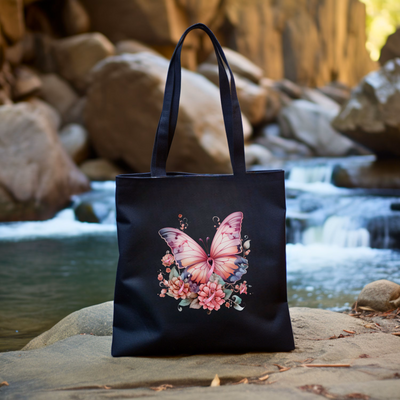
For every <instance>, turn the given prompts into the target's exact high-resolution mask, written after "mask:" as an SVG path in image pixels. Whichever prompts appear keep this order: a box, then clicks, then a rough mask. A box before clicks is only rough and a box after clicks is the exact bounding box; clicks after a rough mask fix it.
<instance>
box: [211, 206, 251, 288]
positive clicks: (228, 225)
mask: <svg viewBox="0 0 400 400" xmlns="http://www.w3.org/2000/svg"><path fill="white" fill-rule="evenodd" d="M242 221H243V213H242V212H240V211H238V212H234V213H232V214H230V215H228V216H227V217H226V218H225V219H224V220H223V221H222V223H221V225H220V226H219V228H218V229H217V232H216V234H215V236H214V239H213V241H212V244H211V250H210V257H211V258H212V259H213V260H214V270H215V272H216V273H217V274H218V275H219V276H221V278H222V279H223V280H224V281H225V282H229V283H233V282H236V281H237V280H239V279H240V278H241V277H242V275H243V274H245V273H246V268H247V266H248V261H247V260H246V259H245V258H243V257H241V256H238V255H237V254H239V253H241V252H242V241H241V237H240V232H241V229H242Z"/></svg>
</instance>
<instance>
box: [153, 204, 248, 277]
mask: <svg viewBox="0 0 400 400" xmlns="http://www.w3.org/2000/svg"><path fill="white" fill-rule="evenodd" d="M242 220H243V213H242V212H240V211H238V212H234V213H232V214H230V215H228V216H227V217H226V218H225V219H224V220H223V222H222V223H221V225H220V226H219V228H218V230H217V232H216V233H215V236H214V239H213V241H212V243H211V248H210V253H209V254H207V253H206V252H205V251H204V250H203V248H202V247H200V245H199V244H198V243H197V242H195V241H194V240H193V239H192V238H191V237H190V236H189V235H187V234H186V233H184V232H182V231H181V230H179V229H175V228H163V229H161V230H160V231H159V232H158V233H159V235H160V236H161V237H162V238H163V239H164V240H165V241H166V243H167V244H168V246H169V247H170V249H171V251H172V254H173V255H174V257H175V261H176V264H177V265H178V267H179V268H180V269H183V268H185V271H187V273H188V274H190V275H189V276H190V278H191V280H192V281H193V282H196V283H197V284H201V283H207V282H208V280H209V279H210V276H211V275H212V273H213V272H215V273H216V274H218V275H219V276H220V277H221V278H222V279H223V280H224V281H225V282H228V283H234V282H236V281H237V280H239V279H240V278H241V277H242V275H243V274H245V273H246V272H247V271H246V268H247V267H248V261H247V260H246V259H245V258H243V257H241V256H238V255H237V254H239V253H241V252H242V242H241V236H240V232H241V229H242Z"/></svg>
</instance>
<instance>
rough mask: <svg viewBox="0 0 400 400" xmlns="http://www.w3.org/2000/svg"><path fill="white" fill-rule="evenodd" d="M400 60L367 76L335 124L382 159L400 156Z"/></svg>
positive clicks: (354, 91)
mask: <svg viewBox="0 0 400 400" xmlns="http://www.w3.org/2000/svg"><path fill="white" fill-rule="evenodd" d="M399 109H400V58H396V59H394V60H391V61H388V62H387V63H386V64H385V65H384V66H383V67H382V68H381V69H380V70H378V71H374V72H371V73H370V74H368V75H367V76H366V77H365V78H364V79H363V80H362V81H361V83H360V84H359V85H358V86H357V87H356V88H355V89H354V90H353V91H352V94H351V98H350V100H349V101H348V102H347V103H346V104H345V105H344V106H343V107H342V110H341V112H340V113H339V115H338V116H337V117H336V118H335V119H334V121H333V122H332V125H333V127H334V128H335V129H336V130H338V131H340V132H342V133H343V134H345V135H346V136H348V137H349V138H351V139H352V140H354V141H355V142H358V143H360V144H361V145H363V146H365V147H367V148H368V149H370V150H371V151H372V152H374V153H375V154H376V155H377V156H378V157H380V158H390V157H398V156H399V155H400V112H399Z"/></svg>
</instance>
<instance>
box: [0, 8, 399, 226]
mask: <svg viewBox="0 0 400 400" xmlns="http://www.w3.org/2000/svg"><path fill="white" fill-rule="evenodd" d="M275 3H276V2H275ZM275 3H274V2H270V1H264V0H262V1H261V0H254V1H251V2H243V1H240V0H229V1H227V0H221V1H208V0H207V1H197V2H194V3H193V2H189V1H182V0H179V1H178V0H171V1H166V0H154V1H152V4H153V6H151V7H150V6H149V5H148V2H147V1H142V0H115V1H107V0H105V1H97V0H96V1H93V0H57V1H56V2H54V1H50V0H29V1H22V0H10V1H7V2H0V139H1V140H0V155H1V157H0V171H1V172H0V221H18V220H35V219H36V220H37V219H47V218H50V217H51V216H53V215H54V214H55V213H56V212H57V211H58V210H60V209H62V208H63V207H65V206H66V205H67V204H68V202H69V200H70V197H71V195H72V194H76V193H80V192H82V191H85V190H88V188H89V183H88V179H87V178H89V179H92V180H107V179H113V178H114V177H115V175H117V174H119V173H123V172H145V171H148V170H149V165H150V158H151V150H152V145H153V141H154V134H155V131H156V128H157V122H158V119H159V116H160V112H161V106H162V100H163V90H164V83H165V76H166V73H167V68H168V59H169V58H170V57H171V55H172V52H173V49H174V47H175V45H176V43H177V41H178V40H179V37H180V35H181V34H182V32H183V31H184V30H185V29H186V28H187V27H188V26H189V25H191V24H192V23H194V22H204V23H206V24H208V25H209V26H210V27H211V29H213V31H214V32H215V33H216V35H217V37H218V38H219V39H220V41H221V43H222V45H223V46H224V49H225V51H226V54H227V58H228V60H229V63H230V65H231V67H232V70H233V71H234V73H235V78H236V81H237V89H238V97H239V101H240V105H241V108H242V112H243V123H244V134H245V139H246V162H247V165H248V167H249V168H251V167H252V165H254V164H257V165H262V166H263V167H264V168H271V167H275V166H278V167H282V165H284V162H285V161H287V160H293V159H300V158H307V157H313V156H328V157H332V156H348V155H358V154H365V153H368V152H369V151H372V152H376V153H377V154H378V155H383V156H385V157H386V156H388V155H389V156H390V157H393V156H394V157H397V156H398V153H397V152H396V151H395V150H393V149H395V146H394V147H393V146H390V143H392V142H393V143H397V141H398V115H397V114H398V113H396V112H393V111H392V108H393V109H395V108H396V107H397V105H398V92H399V90H398V79H399V70H398V69H399V68H398V63H397V64H396V62H394V61H393V60H389V61H388V63H390V64H388V65H389V67H385V68H384V69H382V70H381V71H376V72H374V73H373V75H369V78H366V79H365V80H364V81H362V82H361V86H360V89H358V91H357V90H356V91H355V93H358V94H357V95H352V96H353V97H351V98H350V101H349V102H348V104H347V103H346V101H347V100H349V97H350V95H351V93H350V91H351V87H352V86H354V85H356V84H357V83H358V82H360V80H361V79H362V78H363V76H365V74H367V73H368V72H370V71H371V70H374V69H376V68H377V65H376V63H373V62H372V61H371V60H370V58H369V55H368V53H367V51H366V49H365V45H364V44H365V22H364V21H365V6H364V4H362V3H360V2H359V1H352V2H351V3H349V5H348V7H339V8H338V7H337V6H336V2H335V1H334V0H329V1H325V2H321V4H319V6H318V7H319V8H318V12H317V13H316V12H315V7H316V4H314V3H313V4H311V3H310V4H305V3H304V4H303V3H301V2H300V3H299V2H296V1H292V0H291V1H287V2H285V4H284V5H280V4H278V3H276V4H275ZM161 10H163V11H161ZM342 21H348V23H349V24H350V25H351V26H352V29H348V28H347V24H344V23H342ZM332 33H334V34H333V35H332ZM328 37H329V40H327V38H328ZM249 43H251V45H249ZM304 43H307V46H305V47H304ZM182 64H183V66H184V67H185V68H186V70H184V72H183V74H182V95H181V105H180V112H179V122H178V126H177V131H176V139H177V140H176V143H174V144H173V146H172V148H171V154H170V157H169V166H168V167H169V169H171V170H178V171H187V172H196V173H203V172H205V173H229V172H230V171H231V166H230V160H229V153H228V148H227V146H226V138H225V131H224V125H223V120H222V116H221V110H220V105H219V102H220V100H219V93H218V88H217V87H216V85H215V84H216V83H217V65H216V59H215V56H214V55H213V54H212V47H211V43H210V41H209V40H208V38H206V37H205V36H204V35H202V34H199V32H194V33H192V34H191V35H190V36H189V37H188V40H187V42H185V46H184V51H183V58H182ZM388 87H390V90H387V89H388ZM382 91H384V92H385V93H386V95H385V96H384V98H383V97H382V96H379V93H381V92H382ZM354 96H355V97H354ZM376 99H379V101H376ZM386 102H387V103H388V104H393V107H385V104H386ZM384 103H385V104H384ZM346 104H347V105H346ZM360 105H361V106H360ZM341 106H343V110H342V112H341V114H340V118H339V120H337V123H336V125H335V127H336V129H334V128H333V127H332V126H331V121H332V119H333V118H334V117H336V116H337V115H338V113H339V111H340V108H341ZM359 109H361V111H360V112H359V113H357V110H359ZM382 109H384V111H385V112H384V113H381V111H382ZM380 113H381V114H382V115H380ZM365 114H367V117H368V118H364V115H365ZM364 120H365V121H367V123H364V122H365V121H364ZM365 124H367V126H364V125H365ZM369 126H374V127H375V128H376V129H375V130H373V132H372V131H371V132H372V134H371V132H370V131H369ZM342 131H343V132H344V133H345V134H346V135H347V136H348V137H345V136H343V135H342V134H341V133H340V132H342ZM356 141H357V142H358V143H361V144H363V145H365V146H367V147H368V148H369V150H365V149H364V148H362V147H361V146H360V145H359V144H357V143H356ZM389 142H390V143H389ZM374 167H375V166H374ZM397 169H398V166H397V164H396V168H395V170H396V172H398V171H397ZM382 170H383V169H382V168H374V169H373V171H372V172H369V175H373V176H375V175H376V174H375V171H379V174H378V175H379V178H380V177H381V176H382V174H384V173H381V171H382ZM385 171H386V170H385ZM396 172H394V174H395V173H396ZM374 174H375V175H374ZM359 175H360V174H357V173H356V172H353V171H344V172H342V173H341V174H339V175H338V177H339V178H340V179H339V178H338V182H339V183H338V184H339V185H342V186H352V185H353V186H354V185H356V186H357V185H361V186H362V187H365V186H368V185H371V182H370V181H368V182H364V180H362V179H361V178H359ZM16 176H17V178H15V177H16ZM385 176H386V175H385ZM379 178H378V180H379ZM371 179H372V178H371ZM383 181H384V182H385V183H384V187H385V188H393V187H398V186H396V185H397V181H396V180H395V179H393V178H391V176H389V178H387V179H383ZM374 182H375V181H373V184H375V183H374Z"/></svg>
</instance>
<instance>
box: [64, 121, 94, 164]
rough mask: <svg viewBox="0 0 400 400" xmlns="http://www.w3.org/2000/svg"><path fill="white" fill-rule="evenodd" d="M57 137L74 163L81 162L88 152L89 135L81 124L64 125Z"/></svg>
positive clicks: (87, 155)
mask: <svg viewBox="0 0 400 400" xmlns="http://www.w3.org/2000/svg"><path fill="white" fill-rule="evenodd" d="M59 137H60V140H61V143H62V145H63V147H64V149H65V150H66V151H67V153H68V155H69V156H70V157H71V158H72V159H73V160H74V161H75V163H76V164H78V165H79V164H81V163H82V162H83V161H85V160H86V159H87V158H88V157H89V154H90V146H89V136H88V133H87V131H86V129H85V128H84V127H83V126H82V125H78V124H68V125H65V126H64V127H63V128H62V129H61V131H60V133H59Z"/></svg>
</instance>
